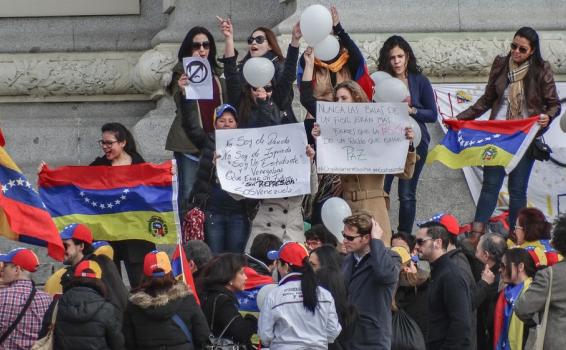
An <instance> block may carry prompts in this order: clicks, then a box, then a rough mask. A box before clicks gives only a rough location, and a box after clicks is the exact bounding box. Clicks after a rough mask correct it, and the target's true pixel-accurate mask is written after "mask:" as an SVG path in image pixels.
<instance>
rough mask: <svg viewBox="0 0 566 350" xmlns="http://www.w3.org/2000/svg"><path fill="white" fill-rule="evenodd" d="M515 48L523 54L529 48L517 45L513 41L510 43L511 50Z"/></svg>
mask: <svg viewBox="0 0 566 350" xmlns="http://www.w3.org/2000/svg"><path fill="white" fill-rule="evenodd" d="M517 49H519V52H520V53H522V54H523V55H524V54H526V53H527V52H528V51H529V49H527V48H526V47H523V46H519V45H517V44H515V43H511V51H515V50H517Z"/></svg>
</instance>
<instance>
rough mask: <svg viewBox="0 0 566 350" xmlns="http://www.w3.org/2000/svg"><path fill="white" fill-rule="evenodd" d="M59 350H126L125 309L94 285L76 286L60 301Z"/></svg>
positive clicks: (57, 326)
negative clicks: (111, 301)
mask: <svg viewBox="0 0 566 350" xmlns="http://www.w3.org/2000/svg"><path fill="white" fill-rule="evenodd" d="M54 335H55V337H54V338H55V344H54V348H55V349H57V350H107V349H112V350H117V349H124V336H123V334H122V312H121V311H120V310H118V308H116V307H115V306H114V305H112V304H111V303H110V302H109V301H107V300H106V299H104V297H103V296H102V295H100V294H99V292H98V291H96V290H95V289H93V288H90V287H86V286H79V287H73V288H71V289H69V290H68V291H66V292H65V294H63V296H62V297H61V298H60V299H59V301H58V310H57V317H56V320H55V332H54Z"/></svg>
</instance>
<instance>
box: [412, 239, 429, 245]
mask: <svg viewBox="0 0 566 350" xmlns="http://www.w3.org/2000/svg"><path fill="white" fill-rule="evenodd" d="M430 240H432V238H430V237H428V238H417V239H415V244H418V245H423V244H424V242H426V241H430Z"/></svg>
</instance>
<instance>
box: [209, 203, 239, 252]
mask: <svg viewBox="0 0 566 350" xmlns="http://www.w3.org/2000/svg"><path fill="white" fill-rule="evenodd" d="M204 225H205V231H204V232H205V233H204V237H205V241H206V243H207V244H208V246H209V247H210V250H212V253H214V254H220V253H224V252H231V253H242V252H243V251H244V248H245V246H246V242H247V240H248V236H249V234H250V222H249V220H248V216H247V215H246V214H243V213H242V214H240V213H236V214H221V213H216V212H213V211H207V212H206V221H205V223H204Z"/></svg>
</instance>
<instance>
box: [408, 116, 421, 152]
mask: <svg viewBox="0 0 566 350" xmlns="http://www.w3.org/2000/svg"><path fill="white" fill-rule="evenodd" d="M409 118H411V117H409ZM410 126H411V128H413V133H414V134H415V136H414V137H413V146H414V147H415V148H417V146H418V145H419V144H420V143H421V139H422V135H421V128H420V126H419V123H417V121H416V120H414V119H413V118H411V125H410Z"/></svg>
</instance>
